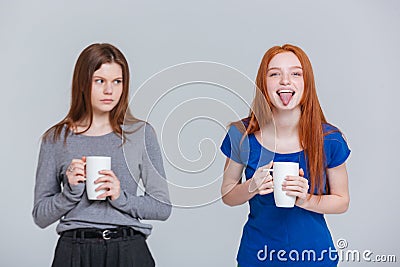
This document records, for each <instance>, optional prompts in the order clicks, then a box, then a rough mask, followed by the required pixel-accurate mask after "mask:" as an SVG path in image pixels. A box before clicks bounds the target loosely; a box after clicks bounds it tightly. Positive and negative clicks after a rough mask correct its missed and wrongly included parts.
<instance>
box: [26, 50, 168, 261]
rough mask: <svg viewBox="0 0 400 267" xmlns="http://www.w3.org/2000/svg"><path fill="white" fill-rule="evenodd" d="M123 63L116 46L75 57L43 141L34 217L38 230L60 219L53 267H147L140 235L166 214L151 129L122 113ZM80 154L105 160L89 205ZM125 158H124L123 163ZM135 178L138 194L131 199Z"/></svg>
mask: <svg viewBox="0 0 400 267" xmlns="http://www.w3.org/2000/svg"><path fill="white" fill-rule="evenodd" d="M128 98H129V68H128V63H127V61H126V59H125V57H124V55H123V54H122V53H121V51H120V50H118V49H117V48H116V47H115V46H113V45H110V44H92V45H90V46H88V47H87V48H85V49H84V50H83V51H82V53H81V54H80V56H79V58H78V60H77V62H76V65H75V69H74V74H73V80H72V99H71V106H70V110H69V112H68V114H67V116H66V117H65V118H64V119H63V120H62V121H61V122H59V123H57V124H56V125H54V126H53V127H51V128H50V129H49V130H47V131H46V133H45V134H44V135H43V138H42V144H41V148H40V154H39V161H38V167H37V173H36V184H35V194H34V195H35V197H34V208H33V212H32V214H33V218H34V220H35V223H36V224H37V225H39V226H40V227H41V228H44V227H47V226H49V225H50V224H52V223H54V222H56V221H59V223H58V225H57V232H58V233H59V234H60V238H59V240H58V244H57V248H56V251H55V256H54V260H53V266H140V267H143V266H154V265H155V263H154V260H153V257H152V255H151V253H150V251H149V249H148V247H147V244H146V237H147V236H148V235H149V234H150V233H151V228H152V227H151V225H149V224H144V223H142V222H141V221H140V220H142V219H143V220H147V219H149V220H166V219H167V218H168V217H169V215H170V212H171V205H170V202H169V194H168V188H167V183H166V178H165V172H164V167H163V163H162V157H161V152H160V148H159V145H158V142H157V138H156V135H155V132H154V130H153V128H152V127H151V126H150V125H149V124H148V123H145V122H143V121H140V120H138V119H136V118H135V117H133V116H132V115H131V113H130V111H129V108H128ZM86 156H109V157H111V158H112V163H111V170H103V171H100V174H101V175H102V176H101V177H100V178H98V180H97V181H96V183H102V184H100V185H99V186H98V187H97V189H96V190H105V192H104V193H103V194H101V195H100V196H98V198H104V197H105V198H106V200H89V199H88V197H87V195H86V192H85V180H86V170H85V161H86ZM125 156H126V157H125ZM139 178H140V179H142V180H143V184H144V187H145V192H146V193H145V195H144V196H138V195H137V194H136V192H137V187H138V181H139Z"/></svg>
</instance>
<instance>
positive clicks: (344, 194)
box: [288, 163, 350, 214]
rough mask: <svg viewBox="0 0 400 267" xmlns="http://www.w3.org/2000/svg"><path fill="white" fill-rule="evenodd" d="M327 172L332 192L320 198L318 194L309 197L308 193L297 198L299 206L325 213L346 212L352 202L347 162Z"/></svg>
mask: <svg viewBox="0 0 400 267" xmlns="http://www.w3.org/2000/svg"><path fill="white" fill-rule="evenodd" d="M326 174H327V178H328V181H329V187H330V194H329V195H323V196H322V197H321V198H320V200H319V197H318V196H316V195H311V198H310V199H308V196H309V194H308V195H307V197H306V198H305V199H301V198H297V200H296V205H297V206H299V207H301V208H303V209H306V210H310V211H313V212H317V213H323V214H335V213H337V214H338V213H344V212H346V210H347V209H348V207H349V202H350V196H349V188H348V177H347V169H346V164H345V163H343V164H342V165H339V166H337V167H335V168H331V169H328V170H327V173H326ZM288 193H289V192H288Z"/></svg>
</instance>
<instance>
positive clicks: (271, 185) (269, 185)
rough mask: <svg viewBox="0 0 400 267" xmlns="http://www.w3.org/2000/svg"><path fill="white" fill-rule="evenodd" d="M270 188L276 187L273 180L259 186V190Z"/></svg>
mask: <svg viewBox="0 0 400 267" xmlns="http://www.w3.org/2000/svg"><path fill="white" fill-rule="evenodd" d="M269 188H274V184H273V183H272V181H270V182H268V183H264V184H262V185H261V186H260V187H259V190H265V189H269Z"/></svg>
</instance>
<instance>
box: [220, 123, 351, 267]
mask: <svg viewBox="0 0 400 267" xmlns="http://www.w3.org/2000/svg"><path fill="white" fill-rule="evenodd" d="M323 130H324V132H325V133H326V135H325V137H324V152H325V158H326V162H325V166H326V167H327V168H334V167H337V166H339V165H341V164H342V163H344V162H345V161H346V159H347V158H348V156H349V155H350V149H349V147H348V146H347V143H346V141H345V140H344V138H343V136H342V134H341V133H340V131H339V130H338V129H337V128H335V127H333V126H331V125H329V124H324V125H323ZM242 137H243V134H242V133H241V132H239V130H238V129H237V128H236V127H235V126H233V125H232V126H231V127H230V129H229V131H228V133H227V135H226V137H225V139H224V140H223V142H222V145H221V151H222V152H223V153H224V154H225V155H226V156H227V157H229V158H230V159H232V160H234V161H236V162H238V163H240V164H243V165H244V166H245V176H246V179H250V178H251V177H252V176H253V174H254V171H255V170H256V169H257V168H258V167H261V166H263V165H266V164H268V163H269V162H270V161H271V160H272V159H273V160H274V162H282V161H289V162H298V163H299V166H300V168H302V169H303V170H304V173H305V176H304V177H305V178H307V177H308V176H309V175H308V170H307V164H306V159H305V157H304V152H303V151H300V152H295V153H289V154H279V153H273V152H271V151H269V150H268V149H266V148H265V147H263V146H261V144H260V143H259V142H258V141H257V139H256V137H255V136H254V134H251V135H249V136H246V137H245V138H244V139H242ZM324 187H325V186H324ZM324 193H326V192H324ZM249 205H250V213H249V215H248V220H247V222H246V224H245V226H244V228H243V233H242V238H241V242H240V247H239V252H238V255H237V261H238V264H239V266H240V267H257V266H293V267H295V266H324V267H329V266H336V265H337V262H338V255H337V251H336V250H335V246H334V244H333V241H332V236H331V234H330V232H329V229H328V226H327V224H326V221H325V218H324V215H323V214H320V213H316V212H312V211H308V210H305V209H302V208H299V207H297V206H295V207H294V208H278V207H276V206H275V201H274V197H273V194H267V195H263V196H261V195H256V196H254V197H253V198H252V199H250V200H249Z"/></svg>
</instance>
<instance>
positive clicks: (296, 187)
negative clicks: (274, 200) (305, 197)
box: [282, 185, 304, 193]
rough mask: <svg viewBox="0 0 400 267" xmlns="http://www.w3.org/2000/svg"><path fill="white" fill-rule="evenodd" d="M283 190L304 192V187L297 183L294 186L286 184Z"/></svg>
mask: <svg viewBox="0 0 400 267" xmlns="http://www.w3.org/2000/svg"><path fill="white" fill-rule="evenodd" d="M282 190H283V191H288V192H289V191H291V192H300V193H302V192H304V188H303V187H301V186H296V185H292V186H284V187H282Z"/></svg>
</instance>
